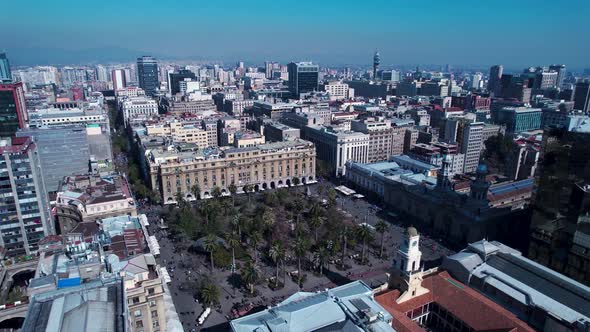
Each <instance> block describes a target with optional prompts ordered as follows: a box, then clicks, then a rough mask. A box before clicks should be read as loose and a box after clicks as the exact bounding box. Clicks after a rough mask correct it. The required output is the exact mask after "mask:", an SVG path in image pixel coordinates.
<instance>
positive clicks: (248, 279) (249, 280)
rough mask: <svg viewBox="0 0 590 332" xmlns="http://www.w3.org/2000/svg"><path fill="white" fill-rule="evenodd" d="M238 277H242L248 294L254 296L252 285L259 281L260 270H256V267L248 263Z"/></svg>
mask: <svg viewBox="0 0 590 332" xmlns="http://www.w3.org/2000/svg"><path fill="white" fill-rule="evenodd" d="M240 276H241V277H242V281H243V282H244V283H245V284H246V286H247V287H248V290H249V291H250V294H254V284H256V283H257V282H258V279H260V270H259V269H258V266H256V264H254V263H252V262H251V261H249V262H248V263H246V265H245V266H244V267H243V268H242V271H241V273H240Z"/></svg>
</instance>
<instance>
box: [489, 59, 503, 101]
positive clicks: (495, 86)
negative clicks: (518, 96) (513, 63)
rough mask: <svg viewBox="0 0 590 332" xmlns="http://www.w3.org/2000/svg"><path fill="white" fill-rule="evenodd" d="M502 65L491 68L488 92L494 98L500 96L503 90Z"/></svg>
mask: <svg viewBox="0 0 590 332" xmlns="http://www.w3.org/2000/svg"><path fill="white" fill-rule="evenodd" d="M503 71H504V67H502V65H495V66H492V67H491V68H490V79H489V80H488V90H489V91H490V93H491V94H492V95H494V96H498V95H499V94H500V92H501V90H502V72H503Z"/></svg>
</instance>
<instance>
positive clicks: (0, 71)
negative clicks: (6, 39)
mask: <svg viewBox="0 0 590 332" xmlns="http://www.w3.org/2000/svg"><path fill="white" fill-rule="evenodd" d="M2 82H12V74H11V73H10V63H9V62H8V58H7V57H6V53H4V52H2V53H0V83H2Z"/></svg>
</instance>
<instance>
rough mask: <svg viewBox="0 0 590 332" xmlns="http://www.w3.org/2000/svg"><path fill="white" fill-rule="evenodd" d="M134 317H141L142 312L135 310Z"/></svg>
mask: <svg viewBox="0 0 590 332" xmlns="http://www.w3.org/2000/svg"><path fill="white" fill-rule="evenodd" d="M133 316H135V317H141V310H135V311H134V312H133Z"/></svg>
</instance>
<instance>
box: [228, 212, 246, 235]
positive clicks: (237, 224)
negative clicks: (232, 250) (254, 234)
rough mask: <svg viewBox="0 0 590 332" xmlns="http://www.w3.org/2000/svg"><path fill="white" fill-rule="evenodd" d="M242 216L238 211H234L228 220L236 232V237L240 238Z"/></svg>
mask: <svg viewBox="0 0 590 332" xmlns="http://www.w3.org/2000/svg"><path fill="white" fill-rule="evenodd" d="M243 220H244V219H243V218H242V215H241V214H240V213H236V214H234V215H233V216H232V218H231V220H230V225H231V227H232V229H234V230H235V231H236V232H237V233H238V238H240V239H241V238H242V225H243Z"/></svg>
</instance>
